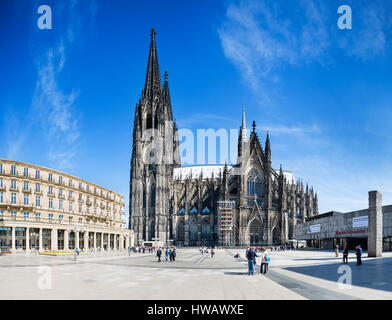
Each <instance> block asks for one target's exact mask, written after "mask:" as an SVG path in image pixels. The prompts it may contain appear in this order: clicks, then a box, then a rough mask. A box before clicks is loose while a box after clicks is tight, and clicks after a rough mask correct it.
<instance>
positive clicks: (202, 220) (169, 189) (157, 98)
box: [129, 29, 318, 246]
mask: <svg viewBox="0 0 392 320" xmlns="http://www.w3.org/2000/svg"><path fill="white" fill-rule="evenodd" d="M167 123H172V124H173V125H172V126H169V128H168V126H167V125H166V124H167ZM146 133H148V134H146ZM260 140H261V139H260V138H259V136H258V134H257V133H256V124H255V122H254V121H253V124H252V130H251V132H250V135H249V134H248V131H247V129H246V121H245V108H243V110H242V124H241V126H240V133H239V137H238V158H237V163H236V164H234V165H228V164H225V165H205V166H204V165H201V166H200V165H196V166H183V167H182V166H181V159H180V148H179V139H178V128H177V126H176V124H175V121H174V120H173V113H172V105H171V100H170V93H169V83H168V74H167V72H165V74H164V82H163V86H162V83H161V78H160V71H159V65H158V57H157V48H156V42H155V31H154V29H152V31H151V44H150V51H149V56H148V64H147V74H146V80H145V85H144V89H143V90H142V95H141V97H139V101H138V102H137V104H136V109H135V118H134V129H133V146H132V159H131V175H130V197H129V215H130V217H129V228H130V229H133V230H134V233H135V243H136V244H138V245H140V244H142V243H143V242H144V241H154V240H159V241H160V242H163V243H165V244H175V245H177V246H201V245H209V246H211V245H219V244H220V243H219V236H218V233H219V219H218V203H221V202H222V201H227V202H230V203H232V204H233V221H232V230H233V241H232V242H231V243H230V244H231V245H246V246H249V245H252V246H260V245H279V244H284V243H287V242H288V241H289V240H290V239H294V238H295V225H296V223H301V222H304V221H305V219H306V218H307V217H311V216H313V215H317V214H318V202H317V193H315V192H314V191H313V188H309V187H308V185H306V187H304V185H303V183H302V182H301V181H299V180H298V181H295V179H294V176H293V174H292V173H291V172H286V171H283V170H282V166H280V169H278V170H276V169H273V168H272V163H271V145H270V139H269V135H268V133H267V135H266V140H265V143H264V144H263V145H262V143H261V142H260ZM154 141H155V142H156V143H155V144H154V143H152V142H154ZM151 146H155V147H151ZM157 149H161V152H158V151H159V150H157ZM162 150H164V152H162ZM147 158H148V160H147ZM151 159H152V160H151Z"/></svg>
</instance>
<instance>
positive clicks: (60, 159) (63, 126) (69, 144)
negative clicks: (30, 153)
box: [7, 0, 97, 170]
mask: <svg viewBox="0 0 392 320" xmlns="http://www.w3.org/2000/svg"><path fill="white" fill-rule="evenodd" d="M52 10H53V11H52V13H53V16H54V17H59V18H60V17H61V19H59V20H58V21H61V24H62V25H60V23H58V24H57V25H56V26H54V27H53V30H51V31H49V32H52V33H55V34H56V37H55V38H54V39H56V40H54V41H53V42H48V43H44V44H43V45H42V47H41V49H40V50H38V51H37V55H36V56H35V64H36V67H37V80H36V84H35V90H34V94H33V97H32V102H31V106H30V108H29V109H28V111H27V113H26V116H25V118H24V119H18V118H17V117H16V115H15V114H9V115H8V118H9V119H12V123H13V125H11V123H8V124H7V125H8V128H9V130H8V131H9V132H8V138H9V140H10V143H9V144H8V145H9V148H8V152H7V157H9V158H11V159H12V158H17V157H18V156H20V154H21V152H22V150H23V146H24V144H25V143H26V141H27V138H28V137H29V135H30V134H31V130H32V129H33V127H34V129H38V130H39V131H40V135H41V136H42V139H43V142H45V147H44V149H45V150H46V152H47V156H48V160H49V162H50V165H51V166H52V167H54V168H56V169H59V170H71V169H72V168H73V167H74V165H75V164H74V157H75V155H76V154H77V149H78V147H79V146H78V141H79V137H80V129H79V122H78V120H79V116H80V114H81V113H80V112H78V108H77V98H78V96H79V89H77V88H73V89H70V90H69V89H65V88H64V87H63V86H62V84H61V81H60V80H61V76H62V72H63V70H64V68H65V67H66V65H67V58H68V57H67V54H68V52H69V51H70V50H71V49H72V45H73V44H74V42H75V41H76V39H77V38H78V37H79V35H80V31H81V29H82V27H83V25H84V24H86V22H87V21H91V20H93V19H94V15H95V13H96V11H97V3H96V1H95V0H88V1H81V0H72V1H58V2H56V7H53V8H52ZM86 12H87V14H86ZM41 32H45V31H41ZM46 32H48V31H46ZM11 128H19V129H15V130H14V131H15V132H10V131H12V130H11ZM21 129H22V130H21ZM16 131H17V132H16Z"/></svg>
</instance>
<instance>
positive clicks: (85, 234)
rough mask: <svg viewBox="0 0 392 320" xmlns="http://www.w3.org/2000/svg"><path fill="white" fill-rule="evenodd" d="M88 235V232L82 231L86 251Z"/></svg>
mask: <svg viewBox="0 0 392 320" xmlns="http://www.w3.org/2000/svg"><path fill="white" fill-rule="evenodd" d="M88 236H89V232H88V231H85V232H84V251H86V252H87V250H88V249H89V247H88Z"/></svg>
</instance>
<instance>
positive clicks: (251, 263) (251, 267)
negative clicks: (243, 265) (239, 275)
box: [246, 248, 258, 276]
mask: <svg viewBox="0 0 392 320" xmlns="http://www.w3.org/2000/svg"><path fill="white" fill-rule="evenodd" d="M256 257H258V255H257V254H256V252H255V251H254V250H253V248H250V249H249V250H248V253H247V255H246V258H247V259H248V274H249V275H252V276H253V275H254V274H255V260H256Z"/></svg>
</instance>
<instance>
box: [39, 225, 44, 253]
mask: <svg viewBox="0 0 392 320" xmlns="http://www.w3.org/2000/svg"><path fill="white" fill-rule="evenodd" d="M38 241H39V251H42V249H43V245H42V228H39V240H38Z"/></svg>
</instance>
